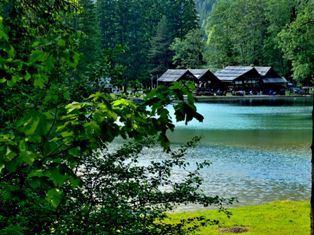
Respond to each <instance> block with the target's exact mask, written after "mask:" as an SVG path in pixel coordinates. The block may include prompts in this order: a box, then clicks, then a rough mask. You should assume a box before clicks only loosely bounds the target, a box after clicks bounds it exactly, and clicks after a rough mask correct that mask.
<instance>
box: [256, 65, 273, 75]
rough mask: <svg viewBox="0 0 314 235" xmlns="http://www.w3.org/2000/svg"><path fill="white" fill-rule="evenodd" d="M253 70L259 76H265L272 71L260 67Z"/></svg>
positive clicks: (268, 68)
mask: <svg viewBox="0 0 314 235" xmlns="http://www.w3.org/2000/svg"><path fill="white" fill-rule="evenodd" d="M254 68H255V69H256V70H257V72H258V73H259V74H260V75H261V76H266V74H267V73H268V72H269V71H270V70H272V68H271V67H262V66H254Z"/></svg>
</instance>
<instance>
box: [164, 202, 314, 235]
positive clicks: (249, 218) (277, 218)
mask: <svg viewBox="0 0 314 235" xmlns="http://www.w3.org/2000/svg"><path fill="white" fill-rule="evenodd" d="M229 211H230V212H231V213H232V215H231V217H230V218H227V216H226V215H225V214H224V213H220V212H219V211H218V210H205V211H194V212H179V213H173V214H171V215H170V216H169V217H170V218H169V219H170V220H169V221H170V223H172V222H173V223H174V222H178V221H180V220H181V219H187V218H189V217H196V216H197V217H200V216H205V217H206V218H210V219H216V220H219V224H218V225H209V226H205V227H201V228H200V231H198V232H197V233H196V234H204V235H205V234H212V235H215V234H239V233H242V234H246V235H295V234H298V235H303V234H304V235H305V234H309V233H310V203H309V201H274V202H271V203H267V204H262V205H255V206H243V207H238V208H232V209H230V210H229Z"/></svg>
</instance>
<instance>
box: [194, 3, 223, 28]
mask: <svg viewBox="0 0 314 235" xmlns="http://www.w3.org/2000/svg"><path fill="white" fill-rule="evenodd" d="M217 1H218V0H195V5H196V9H197V12H198V14H199V16H200V22H201V26H202V27H203V26H204V25H205V23H206V19H207V17H208V15H209V14H210V12H211V10H212V8H213V5H214V4H215V3H216V2H217Z"/></svg>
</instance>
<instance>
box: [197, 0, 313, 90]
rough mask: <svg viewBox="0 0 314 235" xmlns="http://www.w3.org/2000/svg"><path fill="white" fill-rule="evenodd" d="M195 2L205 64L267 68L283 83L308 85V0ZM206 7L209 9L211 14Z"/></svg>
mask: <svg viewBox="0 0 314 235" xmlns="http://www.w3.org/2000/svg"><path fill="white" fill-rule="evenodd" d="M210 2H212V1H210ZM196 3H197V4H196V5H197V6H198V9H199V13H200V16H201V19H202V22H203V24H202V26H203V29H204V30H205V31H206V34H207V36H208V40H207V45H206V51H207V57H206V63H207V64H208V65H209V66H211V67H212V68H214V69H220V68H223V67H224V66H227V65H250V64H254V65H259V66H272V67H273V68H274V69H275V70H277V71H278V72H279V73H280V74H281V75H283V76H286V77H287V78H289V79H295V80H298V81H301V82H302V83H306V84H309V83H310V80H311V79H312V78H313V76H314V74H313V71H314V66H313V58H314V27H313V26H314V23H313V22H314V14H313V12H314V10H313V8H314V1H313V0H303V1H295V0H257V1H246V0H236V1H233V0H218V1H217V2H216V4H214V5H212V4H210V3H208V1H197V2H196ZM206 4H208V5H206ZM202 5H203V6H204V7H203V8H202V7H201V6H202ZM206 6H209V8H210V7H212V9H211V11H207V9H209V8H207V7H206ZM204 12H206V14H207V15H206V16H204V14H205V13H204ZM204 21H205V23H204Z"/></svg>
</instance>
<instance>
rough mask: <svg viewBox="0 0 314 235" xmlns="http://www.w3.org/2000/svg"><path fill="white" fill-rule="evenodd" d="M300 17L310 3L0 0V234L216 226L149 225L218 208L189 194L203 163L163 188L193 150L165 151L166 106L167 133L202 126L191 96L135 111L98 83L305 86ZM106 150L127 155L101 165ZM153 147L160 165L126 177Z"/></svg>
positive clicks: (162, 91)
mask: <svg viewBox="0 0 314 235" xmlns="http://www.w3.org/2000/svg"><path fill="white" fill-rule="evenodd" d="M197 9H199V10H200V9H201V10H203V11H199V14H198V12H197ZM313 11H314V1H313V0H302V1H292V0H291V1H286V0H280V1H278V0H276V1H275V0H258V1H245V0H219V1H217V2H215V3H213V2H212V1H203V2H201V1H198V2H194V1H193V0H123V1H122V0H116V1H112V0H97V1H93V0H79V1H77V0H67V1H65V0H1V1H0V75H1V76H0V100H1V102H0V155H1V159H0V234H184V233H188V232H190V231H191V230H194V229H196V228H197V226H198V224H201V225H202V224H207V223H217V222H216V221H210V220H206V221H204V218H194V219H189V220H187V221H181V222H179V223H177V224H167V223H164V222H163V221H162V219H163V218H165V217H166V213H165V212H166V211H169V210H171V209H173V207H174V206H176V205H178V204H182V203H183V204H184V203H199V204H202V205H204V206H208V205H211V204H214V205H216V206H218V207H221V206H222V205H223V202H225V200H223V199H221V198H218V197H216V196H212V197H211V196H208V195H205V194H204V193H203V192H202V191H201V188H200V186H201V183H202V180H201V178H200V176H199V170H200V169H201V168H203V167H205V166H207V165H208V164H207V163H204V164H201V163H199V164H197V166H196V167H195V171H192V172H189V173H187V175H186V177H185V178H183V179H182V180H181V181H179V182H172V181H171V180H170V179H171V178H170V176H171V173H172V169H173V168H175V167H177V168H178V167H179V168H183V169H185V168H186V166H187V163H186V162H185V159H184V155H185V153H186V151H187V149H189V148H190V147H192V146H193V145H194V143H195V142H196V140H192V141H191V142H189V143H187V145H186V146H183V147H182V148H180V149H177V150H172V149H171V148H170V143H169V140H168V138H167V135H166V133H167V131H171V130H173V129H174V125H173V123H172V119H171V117H170V114H169V111H168V109H167V106H168V105H173V106H174V110H175V116H176V120H177V121H185V123H188V122H189V121H191V120H192V119H197V120H199V121H202V119H203V117H202V116H201V115H200V114H199V113H197V110H196V107H195V106H194V99H193V96H192V94H191V90H192V89H193V84H192V85H186V84H184V85H183V84H173V85H172V86H171V87H168V88H166V87H158V88H157V89H156V90H152V91H151V92H149V93H147V94H146V96H145V98H143V101H142V103H140V104H136V103H134V102H132V100H130V99H128V97H126V96H124V94H122V95H121V96H115V95H112V94H106V93H103V92H102V91H103V86H102V83H103V82H104V80H106V78H111V82H112V84H113V85H116V86H121V87H122V86H123V87H124V88H125V89H126V88H127V87H128V86H131V87H133V88H134V87H139V86H144V87H149V86H150V84H151V80H152V79H156V78H157V77H158V76H160V75H161V74H162V73H163V72H164V71H165V70H166V69H168V68H183V67H184V68H198V67H202V66H203V67H210V68H217V69H218V68H221V67H223V66H226V65H236V64H246V65H247V64H256V65H271V66H274V67H275V69H277V70H278V71H279V72H280V73H281V74H282V75H284V76H287V77H288V78H291V77H293V78H294V79H296V80H298V81H299V82H302V83H303V84H307V83H310V80H311V79H312V78H313V71H314V69H313V66H314V63H313V58H314V56H313V53H314V31H313V30H314V27H313V22H314V21H313V15H314V14H313ZM200 17H201V18H200ZM200 20H201V21H202V24H200ZM184 95H187V96H186V97H187V99H184ZM173 99H175V100H176V101H177V102H175V103H173V102H172V101H173ZM116 138H121V139H124V140H125V141H126V142H128V143H127V144H125V145H122V146H119V148H118V149H115V151H111V149H110V148H109V147H110V145H111V144H112V142H113V141H114V140H115V139H116ZM153 143H156V144H157V145H158V146H160V149H161V154H166V155H167V156H168V158H165V159H164V160H162V161H160V162H153V163H151V164H150V165H148V166H142V165H138V164H137V162H138V159H139V157H140V156H141V154H142V152H143V151H144V150H145V151H149V150H150V148H148V150H147V147H151V146H152V145H153ZM145 147H146V149H145ZM162 187H165V188H167V189H169V190H167V191H165V190H162V189H161V188H162ZM195 221H196V222H198V223H196V224H195V223H193V222H195ZM183 224H189V226H188V227H184V226H183Z"/></svg>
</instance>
